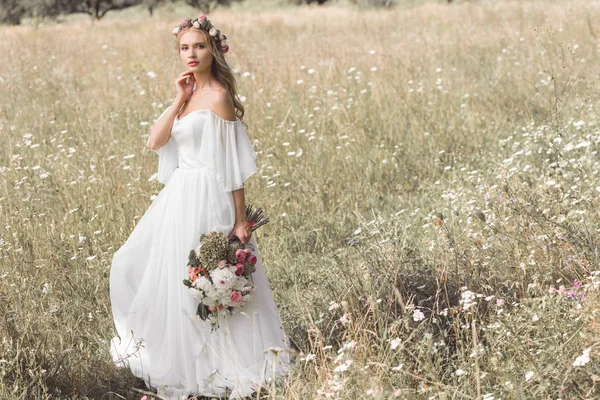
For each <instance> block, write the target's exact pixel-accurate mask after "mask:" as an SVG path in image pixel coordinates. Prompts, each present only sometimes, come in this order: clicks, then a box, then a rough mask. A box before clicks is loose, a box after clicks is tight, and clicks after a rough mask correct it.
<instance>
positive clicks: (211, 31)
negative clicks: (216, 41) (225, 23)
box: [208, 26, 217, 37]
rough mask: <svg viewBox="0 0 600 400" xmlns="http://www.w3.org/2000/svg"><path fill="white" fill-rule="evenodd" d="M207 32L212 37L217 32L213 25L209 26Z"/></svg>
mask: <svg viewBox="0 0 600 400" xmlns="http://www.w3.org/2000/svg"><path fill="white" fill-rule="evenodd" d="M208 34H209V35H210V36H212V37H215V35H216V34H217V29H216V28H215V27H214V26H213V27H212V28H210V31H208Z"/></svg>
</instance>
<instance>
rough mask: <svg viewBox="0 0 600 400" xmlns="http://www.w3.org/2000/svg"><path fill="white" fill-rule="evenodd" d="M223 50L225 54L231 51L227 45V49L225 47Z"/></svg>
mask: <svg viewBox="0 0 600 400" xmlns="http://www.w3.org/2000/svg"><path fill="white" fill-rule="evenodd" d="M222 49H223V53H227V52H228V51H229V46H227V45H225V47H223V48H222Z"/></svg>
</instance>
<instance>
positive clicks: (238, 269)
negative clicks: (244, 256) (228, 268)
mask: <svg viewBox="0 0 600 400" xmlns="http://www.w3.org/2000/svg"><path fill="white" fill-rule="evenodd" d="M243 273H244V264H242V263H238V264H235V274H236V275H242V274H243Z"/></svg>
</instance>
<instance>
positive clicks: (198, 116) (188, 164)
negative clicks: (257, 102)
mask: <svg viewBox="0 0 600 400" xmlns="http://www.w3.org/2000/svg"><path fill="white" fill-rule="evenodd" d="M169 108H170V106H169V107H167V109H165V110H164V111H163V113H162V114H161V115H160V117H158V119H157V122H158V121H159V120H160V119H161V118H162V117H163V116H164V115H165V113H166V112H167V110H168V109H169ZM148 143H149V142H146V145H147V146H149V145H148ZM154 151H155V152H156V153H157V154H158V156H159V160H158V181H159V182H161V183H164V184H166V183H167V182H168V181H169V179H170V177H171V175H172V174H173V172H175V170H176V169H177V168H182V169H197V168H204V167H206V168H209V169H210V170H212V172H213V173H214V174H216V177H217V180H219V181H220V182H221V184H222V185H223V187H224V188H225V190H227V191H231V190H236V189H239V188H242V187H243V182H244V181H245V180H246V179H247V178H248V177H249V176H251V175H253V174H254V173H256V172H257V167H256V163H255V161H254V160H255V159H256V152H255V151H254V148H253V147H252V143H251V142H250V138H249V137H248V133H247V132H246V130H245V128H244V125H243V124H242V121H241V120H240V119H239V118H238V119H236V120H235V121H230V120H226V119H223V118H221V117H220V116H218V115H216V114H215V113H214V112H213V111H211V110H209V109H198V110H194V111H192V112H190V113H189V114H187V115H185V116H184V117H182V118H181V119H175V120H174V121H173V126H172V128H171V136H170V138H169V140H168V141H167V143H166V144H165V145H164V146H162V147H161V148H159V149H157V150H154Z"/></svg>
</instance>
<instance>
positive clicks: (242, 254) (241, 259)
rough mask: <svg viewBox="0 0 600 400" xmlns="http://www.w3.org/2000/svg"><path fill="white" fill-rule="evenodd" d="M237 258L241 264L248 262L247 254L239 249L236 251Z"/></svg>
mask: <svg viewBox="0 0 600 400" xmlns="http://www.w3.org/2000/svg"><path fill="white" fill-rule="evenodd" d="M235 258H237V260H238V261H239V262H244V261H246V253H245V252H244V250H242V249H237V250H236V251H235Z"/></svg>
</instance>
